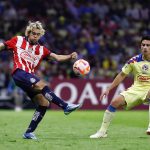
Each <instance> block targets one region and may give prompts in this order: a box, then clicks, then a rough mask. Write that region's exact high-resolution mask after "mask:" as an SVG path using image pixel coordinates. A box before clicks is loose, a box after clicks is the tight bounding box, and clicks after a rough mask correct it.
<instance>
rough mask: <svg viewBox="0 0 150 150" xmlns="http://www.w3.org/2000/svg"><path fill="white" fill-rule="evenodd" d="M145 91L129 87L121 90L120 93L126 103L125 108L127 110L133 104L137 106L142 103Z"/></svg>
mask: <svg viewBox="0 0 150 150" xmlns="http://www.w3.org/2000/svg"><path fill="white" fill-rule="evenodd" d="M146 93H147V92H146V91H144V90H140V89H135V88H129V89H128V90H127V91H124V92H121V93H120V94H121V95H122V96H123V97H124V99H125V101H126V103H127V105H126V107H125V109H127V110H129V109H131V108H133V107H135V106H138V105H140V104H142V103H143V100H144V99H145V97H146Z"/></svg>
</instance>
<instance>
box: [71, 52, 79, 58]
mask: <svg viewBox="0 0 150 150" xmlns="http://www.w3.org/2000/svg"><path fill="white" fill-rule="evenodd" d="M70 56H71V59H73V60H74V59H77V57H78V54H77V53H76V52H73V53H71V54H70Z"/></svg>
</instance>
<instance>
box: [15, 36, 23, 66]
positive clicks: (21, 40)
mask: <svg viewBox="0 0 150 150" xmlns="http://www.w3.org/2000/svg"><path fill="white" fill-rule="evenodd" d="M22 42H23V38H22V37H21V36H17V43H16V47H17V53H18V61H19V63H20V64H22V61H21V58H20V52H21V51H19V49H18V47H20V46H21V45H22ZM16 66H17V67H18V65H17V63H16Z"/></svg>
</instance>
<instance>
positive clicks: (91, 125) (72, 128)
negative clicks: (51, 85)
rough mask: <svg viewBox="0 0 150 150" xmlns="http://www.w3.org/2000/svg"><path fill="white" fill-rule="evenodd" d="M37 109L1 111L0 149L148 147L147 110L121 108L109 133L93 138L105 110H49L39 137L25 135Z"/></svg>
mask: <svg viewBox="0 0 150 150" xmlns="http://www.w3.org/2000/svg"><path fill="white" fill-rule="evenodd" d="M33 112H34V110H30V111H22V112H14V111H8V110H7V111H6V110H1V111H0V150H16V149H19V150H149V149H150V136H148V135H146V134H145V130H146V128H147V126H148V111H118V112H117V113H116V115H115V118H114V120H113V122H112V124H111V126H110V128H109V131H108V133H109V134H108V137H107V138H104V139H90V138H89V136H90V135H91V134H93V133H95V132H96V130H97V129H98V128H99V126H100V123H101V120H102V116H103V113H104V111H76V112H73V113H72V114H70V115H69V116H65V115H64V114H63V111H48V112H47V114H46V116H45V118H44V119H43V120H42V122H41V124H40V125H39V127H38V128H37V130H36V132H35V133H36V135H37V137H38V138H39V140H37V141H35V140H25V139H22V133H23V132H24V131H25V130H26V128H27V125H28V123H29V121H30V119H31V117H32V115H33Z"/></svg>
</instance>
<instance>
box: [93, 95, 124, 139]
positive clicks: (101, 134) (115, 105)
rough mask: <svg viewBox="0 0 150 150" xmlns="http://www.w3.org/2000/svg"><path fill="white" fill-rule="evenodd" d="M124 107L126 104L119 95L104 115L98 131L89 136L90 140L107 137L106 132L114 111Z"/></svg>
mask: <svg viewBox="0 0 150 150" xmlns="http://www.w3.org/2000/svg"><path fill="white" fill-rule="evenodd" d="M125 105H126V102H125V99H124V97H123V96H122V95H119V96H117V97H116V98H115V99H113V100H112V101H111V103H110V105H109V106H108V108H107V109H106V111H105V113H104V116H103V121H102V124H101V127H100V129H99V130H98V131H97V132H96V133H95V134H93V135H91V136H90V138H103V137H107V130H108V127H109V125H110V123H111V121H112V119H113V117H114V115H115V112H116V109H117V108H119V107H122V106H125Z"/></svg>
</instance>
